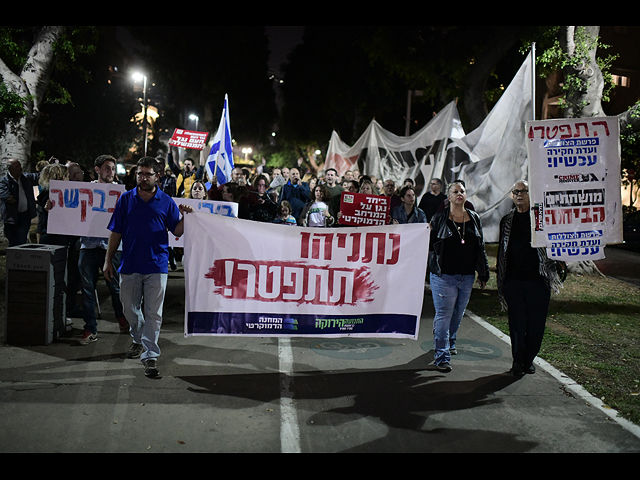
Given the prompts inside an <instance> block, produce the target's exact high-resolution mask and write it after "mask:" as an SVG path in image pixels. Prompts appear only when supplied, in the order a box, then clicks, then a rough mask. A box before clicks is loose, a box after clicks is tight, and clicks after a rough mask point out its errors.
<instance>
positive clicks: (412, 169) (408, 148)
mask: <svg viewBox="0 0 640 480" xmlns="http://www.w3.org/2000/svg"><path fill="white" fill-rule="evenodd" d="M463 136H464V130H463V129H462V124H461V122H460V117H459V115H458V110H457V108H456V105H455V102H452V103H450V104H449V105H448V106H447V107H445V108H444V109H443V110H442V111H441V112H440V113H439V114H438V115H436V116H435V117H434V118H433V119H432V120H431V121H430V122H429V123H428V124H427V125H426V126H425V127H423V128H422V129H421V130H420V131H419V132H417V133H415V134H413V135H411V136H410V137H399V136H397V135H394V134H392V133H391V132H389V131H387V130H385V129H384V128H382V127H381V126H380V124H379V123H378V122H376V121H375V120H374V121H373V122H372V123H371V124H370V125H369V128H367V130H366V131H365V133H364V134H363V135H362V137H360V139H359V140H358V141H357V142H356V144H355V145H353V146H352V147H350V146H348V145H347V144H346V143H344V142H343V141H342V140H341V139H340V137H339V136H338V134H337V133H336V132H333V134H332V136H331V141H330V143H329V150H328V152H327V162H326V167H325V168H335V169H336V170H337V171H338V175H344V174H345V172H347V171H349V170H353V169H354V168H361V169H362V172H361V173H363V174H365V175H369V176H374V177H376V178H377V179H384V180H394V181H395V182H396V185H402V184H403V183H404V181H405V180H406V179H407V178H412V179H414V180H415V181H416V183H417V184H418V185H419V193H420V194H422V193H424V191H423V187H424V185H428V183H429V181H430V180H431V178H433V177H442V176H443V172H444V168H445V160H446V158H447V146H448V145H449V144H450V138H458V137H463ZM359 165H360V166H359Z"/></svg>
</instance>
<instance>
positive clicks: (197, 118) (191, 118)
mask: <svg viewBox="0 0 640 480" xmlns="http://www.w3.org/2000/svg"><path fill="white" fill-rule="evenodd" d="M189 120H193V121H194V122H196V131H198V123H200V117H199V116H198V115H195V114H193V115H190V116H189Z"/></svg>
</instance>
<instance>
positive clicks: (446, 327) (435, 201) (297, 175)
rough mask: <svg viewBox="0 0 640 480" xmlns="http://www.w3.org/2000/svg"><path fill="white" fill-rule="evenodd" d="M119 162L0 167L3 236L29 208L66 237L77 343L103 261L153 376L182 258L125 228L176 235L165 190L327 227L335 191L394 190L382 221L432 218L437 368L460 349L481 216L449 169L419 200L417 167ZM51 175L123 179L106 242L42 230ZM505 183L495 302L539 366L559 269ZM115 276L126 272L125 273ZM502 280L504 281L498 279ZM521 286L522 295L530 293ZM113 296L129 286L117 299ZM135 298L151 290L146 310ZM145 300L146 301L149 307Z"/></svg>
mask: <svg viewBox="0 0 640 480" xmlns="http://www.w3.org/2000/svg"><path fill="white" fill-rule="evenodd" d="M298 163H299V164H300V162H298ZM116 166H117V162H116V160H115V159H114V158H113V157H110V156H101V157H99V158H98V159H97V160H96V161H95V164H94V169H93V171H90V170H88V169H86V168H84V167H82V166H81V165H79V164H77V163H74V162H69V163H67V164H66V165H61V164H60V163H59V162H58V161H57V160H55V159H51V160H50V161H49V162H44V163H43V164H42V165H39V166H38V170H39V171H38V173H35V174H25V173H23V172H22V169H21V166H20V164H19V162H17V161H15V160H12V161H10V162H9V163H8V167H9V173H8V175H7V176H6V177H3V178H2V179H0V201H1V206H2V218H3V221H4V225H5V236H7V238H8V239H9V241H10V246H15V245H20V244H23V243H27V242H28V239H27V238H26V236H27V233H28V228H27V227H26V225H30V224H31V220H32V219H34V218H35V217H36V216H38V226H37V232H36V233H37V237H38V242H39V243H40V242H41V243H44V244H53V245H60V246H66V247H67V248H68V285H67V299H68V300H67V315H68V316H70V317H73V316H75V317H82V318H83V319H84V321H85V326H84V331H83V334H82V337H81V339H80V344H81V345H87V344H89V343H92V342H95V341H96V340H97V322H96V319H95V302H96V299H95V295H94V293H95V285H96V282H97V278H98V269H99V268H100V267H102V270H103V273H104V277H105V280H106V281H107V285H108V287H109V290H110V293H111V296H112V301H113V306H114V311H115V313H116V317H117V320H118V322H119V325H120V331H121V333H126V334H130V335H131V336H132V337H133V344H132V346H131V348H130V350H129V352H128V358H142V360H143V362H144V364H145V374H147V375H148V376H150V377H154V376H157V375H158V369H157V364H156V362H157V358H158V357H159V355H160V351H159V348H158V346H157V342H158V336H159V333H160V326H161V323H162V304H163V301H164V291H165V290H166V275H167V274H168V269H169V268H171V269H172V270H175V269H177V268H178V267H177V264H178V262H179V261H180V258H181V251H180V250H178V249H175V250H174V249H170V248H169V246H168V238H167V239H160V240H159V241H158V245H151V246H148V247H149V248H151V249H155V251H159V250H161V251H162V255H159V256H158V255H156V253H150V251H149V248H147V247H145V248H143V250H144V251H138V250H136V248H137V247H135V245H138V246H139V245H141V244H143V243H145V242H139V241H138V242H135V238H132V237H135V236H136V235H142V234H144V230H145V229H146V228H156V227H158V228H157V229H158V230H159V231H162V232H163V236H166V235H164V234H166V232H167V231H171V233H173V234H174V235H176V236H181V234H182V231H183V230H182V229H183V218H180V217H181V216H182V215H184V214H188V213H191V212H192V211H193V210H192V209H190V208H189V207H186V206H185V205H180V206H179V208H178V206H177V205H176V204H175V203H176V202H174V201H169V200H170V199H171V198H192V199H200V200H205V199H208V200H213V201H224V202H234V203H237V204H238V212H239V218H241V219H244V220H250V221H256V222H261V223H275V224H281V225H286V226H294V227H295V226H301V227H317V228H327V227H338V226H340V223H339V220H340V216H341V212H340V205H341V199H342V194H343V192H350V193H361V194H366V195H380V196H386V197H390V202H389V203H390V206H391V209H390V215H389V217H388V219H387V224H388V225H402V224H412V223H429V224H430V227H431V228H430V232H431V238H430V250H429V252H428V274H429V275H428V277H427V279H426V280H427V282H428V283H429V284H430V288H431V291H432V295H433V301H434V306H435V310H436V314H435V318H434V328H433V332H434V350H435V362H434V364H435V366H436V368H437V369H438V370H439V371H442V372H449V371H451V356H452V355H456V354H457V349H456V337H457V332H458V329H459V327H460V323H461V321H462V318H463V316H464V313H465V309H466V307H467V304H468V302H469V299H470V296H471V291H472V287H473V284H474V282H475V280H476V278H477V280H478V283H479V285H480V287H481V288H484V287H485V286H486V283H487V281H488V279H489V267H488V261H487V255H486V252H485V244H484V235H483V231H482V223H481V221H480V217H479V216H478V214H476V213H475V211H474V207H473V205H472V204H470V203H469V202H468V200H467V194H466V185H465V184H464V182H462V181H454V182H452V183H451V184H449V185H446V186H445V185H444V184H443V182H442V181H441V180H440V179H435V178H434V179H432V180H431V181H430V184H429V188H428V191H427V192H426V193H425V194H424V195H423V196H422V198H421V200H420V203H419V204H417V195H416V190H415V182H414V180H413V179H407V180H405V181H404V182H403V183H402V184H401V185H397V184H396V182H395V181H394V180H392V179H377V178H373V177H369V176H366V175H361V174H360V172H359V171H357V170H351V171H348V172H346V173H345V174H344V175H342V176H340V175H339V174H338V172H337V171H336V170H335V169H327V170H326V171H323V172H321V173H320V174H319V175H314V174H312V173H305V172H301V169H300V167H298V166H296V167H292V168H274V169H273V170H268V169H267V168H266V167H265V164H264V162H263V164H262V165H261V166H260V167H258V168H257V169H256V170H255V171H253V172H251V171H250V170H248V169H244V168H235V169H234V170H233V172H232V175H231V178H230V180H229V182H227V183H225V184H224V185H218V184H217V181H216V179H215V178H213V179H211V178H208V175H207V174H206V173H205V168H204V166H202V165H200V166H199V167H197V166H196V162H194V161H193V160H192V159H186V160H184V162H183V166H182V167H180V166H179V165H177V164H176V162H175V161H174V159H173V157H172V155H171V154H169V155H168V157H167V158H166V160H165V159H164V158H156V159H153V158H149V157H145V158H144V159H142V160H141V161H140V162H139V163H138V165H136V166H135V167H133V168H132V169H131V170H130V171H129V173H128V174H127V175H126V176H124V178H122V179H118V178H117V175H116ZM51 180H68V181H77V182H84V181H87V182H88V181H93V182H99V183H122V184H124V185H125V188H126V190H127V194H125V195H124V196H123V197H122V198H121V200H120V201H119V203H118V206H117V207H116V213H115V214H114V215H113V218H112V220H111V223H110V225H109V229H110V230H111V231H112V234H111V238H110V239H109V242H108V243H107V241H106V240H104V239H94V238H78V237H73V236H66V235H65V236H60V235H50V234H48V233H47V231H46V226H47V215H48V213H49V210H50V208H51V202H50V201H49V199H48V187H49V182H50V181H51ZM36 185H38V186H39V191H40V195H39V196H38V197H37V198H32V197H33V196H34V194H33V186H36ZM512 193H513V199H514V204H515V208H514V211H513V212H512V213H511V214H510V215H509V216H507V217H505V219H504V220H503V223H502V228H501V239H500V242H501V245H500V248H501V249H500V252H501V258H500V265H499V274H500V275H499V276H500V278H499V286H500V294H501V300H502V299H505V300H503V301H502V304H503V306H504V307H505V308H508V307H509V306H511V312H512V313H510V324H511V327H512V337H513V338H512V340H513V345H514V347H513V348H514V351H513V356H514V368H513V373H514V375H524V374H526V373H534V371H535V369H533V367H532V362H533V359H534V358H535V356H536V355H537V353H538V349H539V346H540V342H541V332H543V331H544V322H545V320H546V312H547V308H548V294H549V292H550V290H556V288H555V286H556V284H557V279H556V278H555V276H554V273H553V271H552V269H550V268H549V264H548V260H547V259H546V257H545V256H544V255H543V254H542V253H541V252H540V251H539V250H538V251H537V252H536V249H532V248H531V247H530V237H528V236H527V232H529V235H530V230H528V225H529V223H528V222H530V219H529V215H528V209H527V208H528V204H527V203H526V202H527V201H528V184H526V183H523V182H519V183H518V184H516V187H514V191H513V192H512ZM523 198H524V200H523ZM151 200H155V201H154V202H151ZM141 202H142V204H144V205H143V207H144V208H147V211H148V212H149V215H148V216H145V218H140V213H139V211H138V207H136V205H138V204H140V203H141ZM523 205H524V207H523ZM514 212H516V213H514ZM129 217H131V219H130V218H129ZM147 217H148V218H147ZM151 217H153V218H151ZM514 218H515V219H516V220H517V222H515V221H514V220H513V219H514ZM512 225H513V227H512ZM516 226H517V228H516ZM516 233H517V235H516ZM510 239H513V242H515V241H516V240H515V239H517V242H518V243H517V244H515V243H514V246H510ZM146 243H148V242H146ZM158 246H159V247H160V248H157V247H158ZM507 251H508V252H509V254H508V255H507V253H506V252H507ZM514 252H517V253H514ZM147 254H148V255H147ZM425 254H427V252H425ZM145 255H147V256H149V258H150V260H149V262H148V263H147V264H144V261H143V260H141V258H143V257H144V256H145ZM151 257H153V258H151ZM523 259H524V260H523ZM507 260H508V261H507ZM538 261H539V262H540V263H538ZM124 265H126V268H124V267H123V266H124ZM507 265H508V266H509V268H507ZM123 277H126V282H125V279H123ZM151 277H152V278H153V282H151V280H150V279H151ZM523 282H524V283H523ZM527 282H528V283H527ZM125 283H126V295H123V293H122V290H121V287H122V286H123V285H124V284H125ZM147 284H148V285H147ZM503 285H506V287H505V288H504V289H503ZM523 285H524V286H523ZM532 285H533V286H535V289H534V288H533V287H532ZM122 288H125V287H122ZM79 290H81V292H82V296H83V301H82V302H81V305H82V308H80V307H79V306H78V305H76V296H77V292H78V291H79ZM516 291H517V292H524V293H518V295H520V297H518V302H520V301H521V300H522V298H525V300H522V301H526V302H533V303H534V304H538V305H539V306H540V302H539V300H540V298H542V299H543V300H544V301H543V302H542V307H541V308H538V309H537V310H536V320H535V324H536V327H535V328H534V329H533V331H532V332H531V333H530V332H529V331H528V330H527V329H526V327H523V326H522V325H523V323H522V321H521V320H519V318H520V317H522V316H523V315H524V314H522V312H519V313H517V314H516V313H515V312H516V310H515V307H514V306H513V305H511V304H514V303H515V301H514V300H513V299H515V298H516V294H515V293H514V292H516ZM503 292H504V294H503ZM527 293H530V295H529V296H527ZM152 294H153V295H152ZM121 296H122V297H125V299H122V302H121V298H120V297H121ZM143 298H146V300H147V302H146V303H147V305H145V311H144V312H143V311H142V299H143ZM151 304H153V305H152V306H153V307H154V308H153V309H151V310H153V311H151V310H149V305H151ZM521 310H522V309H521ZM525 310H526V309H525ZM125 317H126V318H125ZM532 322H533V321H532ZM530 339H531V340H530ZM523 352H524V353H523Z"/></svg>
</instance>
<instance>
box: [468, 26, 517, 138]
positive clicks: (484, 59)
mask: <svg viewBox="0 0 640 480" xmlns="http://www.w3.org/2000/svg"><path fill="white" fill-rule="evenodd" d="M498 28H499V30H498V32H497V33H496V38H495V39H494V41H493V42H491V45H490V47H488V48H486V49H484V50H483V51H482V52H481V53H479V54H478V56H477V57H476V58H475V61H474V64H473V67H472V68H471V71H470V72H469V75H468V77H467V80H466V84H465V91H464V106H465V111H466V113H467V117H468V118H469V122H470V126H471V130H475V129H476V128H478V127H479V126H480V125H482V122H484V120H485V119H486V118H487V115H488V114H489V109H488V107H487V102H486V95H485V93H486V91H487V81H488V80H489V77H490V76H491V74H492V73H493V71H494V69H495V68H496V65H498V63H499V62H500V60H502V58H504V56H505V55H506V54H507V52H508V51H509V50H510V49H511V48H512V47H513V46H514V45H516V43H517V42H518V39H519V32H520V28H519V27H498Z"/></svg>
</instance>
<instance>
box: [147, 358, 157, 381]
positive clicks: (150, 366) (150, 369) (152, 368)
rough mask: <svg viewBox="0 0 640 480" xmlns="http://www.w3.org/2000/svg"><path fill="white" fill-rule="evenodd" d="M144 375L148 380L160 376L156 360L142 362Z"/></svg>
mask: <svg viewBox="0 0 640 480" xmlns="http://www.w3.org/2000/svg"><path fill="white" fill-rule="evenodd" d="M144 374H145V375H146V376H147V377H150V378H155V377H157V376H158V375H160V370H158V362H157V361H156V360H146V361H145V362H144Z"/></svg>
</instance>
